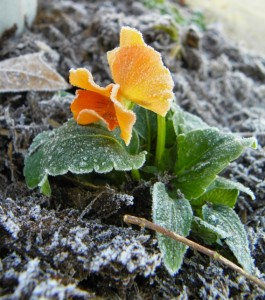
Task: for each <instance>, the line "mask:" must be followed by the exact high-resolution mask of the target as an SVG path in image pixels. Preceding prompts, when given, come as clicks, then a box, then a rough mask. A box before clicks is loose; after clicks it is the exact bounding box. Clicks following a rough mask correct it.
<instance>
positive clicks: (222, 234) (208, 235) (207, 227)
mask: <svg viewBox="0 0 265 300" xmlns="http://www.w3.org/2000/svg"><path fill="white" fill-rule="evenodd" d="M192 233H193V234H195V235H196V237H198V238H200V239H201V240H203V241H204V242H205V243H206V244H209V245H211V244H213V243H220V240H222V239H225V238H227V237H229V236H231V233H227V232H226V231H224V230H222V228H217V227H215V226H213V225H211V224H209V223H207V222H205V221H204V220H202V219H201V218H199V217H194V218H193V222H192Z"/></svg>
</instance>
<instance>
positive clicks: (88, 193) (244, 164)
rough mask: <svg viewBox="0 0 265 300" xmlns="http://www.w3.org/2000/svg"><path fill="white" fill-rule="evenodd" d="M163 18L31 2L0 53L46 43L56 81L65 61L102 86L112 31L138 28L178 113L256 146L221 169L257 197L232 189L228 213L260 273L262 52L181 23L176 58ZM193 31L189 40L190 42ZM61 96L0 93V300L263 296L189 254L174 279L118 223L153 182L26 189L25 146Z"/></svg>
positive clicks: (57, 120)
mask: <svg viewBox="0 0 265 300" xmlns="http://www.w3.org/2000/svg"><path fill="white" fill-rule="evenodd" d="M190 14H191V12H189V11H187V15H188V16H190ZM172 20H173V16H168V15H164V14H161V11H160V10H156V9H148V8H146V7H145V6H144V5H143V3H142V2H140V1H129V0H127V1H103V0H101V1H96V2H95V1H79V2H78V3H76V2H75V1H63V0H61V1H56V2H54V1H51V0H48V1H40V5H39V13H38V17H37V20H36V22H35V24H34V25H33V27H32V28H31V29H28V30H27V31H26V32H25V33H24V34H23V35H22V36H21V37H15V36H13V35H12V34H11V33H10V34H9V36H6V37H5V38H4V39H2V41H1V48H0V59H1V60H4V59H7V58H11V57H16V56H20V55H23V54H29V53H35V52H38V51H40V50H43V45H47V46H49V48H51V49H52V50H53V52H50V53H49V54H47V60H48V61H49V63H51V64H52V66H53V68H54V69H56V70H57V72H59V74H61V75H62V76H63V77H64V78H65V80H67V81H68V71H69V69H70V68H72V67H87V68H88V69H89V70H90V71H91V72H92V73H93V74H95V76H96V81H97V83H99V84H102V85H105V84H107V83H109V82H110V81H111V78H110V74H109V70H108V66H107V62H106V52H107V51H108V50H110V49H113V48H115V47H116V46H117V45H118V42H119V29H120V26H122V25H129V26H132V27H135V28H137V29H139V30H140V31H141V32H142V33H143V35H144V38H145V40H146V42H147V43H148V44H150V45H152V46H153V47H154V48H155V49H156V50H157V51H159V52H161V54H162V57H163V60H164V62H165V64H166V65H167V66H168V68H169V69H170V71H171V72H172V76H173V79H174V82H175V88H174V92H175V95H176V100H177V102H178V104H179V105H180V106H181V107H182V108H184V109H185V110H187V111H189V112H191V113H194V114H196V115H198V116H200V117H201V118H202V119H203V120H204V121H206V122H207V123H209V124H210V125H211V126H216V127H218V128H220V129H222V130H224V131H232V132H236V133H238V134H239V135H240V136H255V137H256V138H257V140H258V142H259V147H258V149H257V150H251V149H249V150H247V151H246V153H245V154H244V155H243V156H242V157H241V158H239V159H238V160H237V161H236V162H233V163H232V164H231V165H230V167H229V168H228V169H227V170H226V171H225V173H224V174H223V175H224V176H226V177H227V178H231V179H233V180H235V181H239V182H241V183H243V184H244V185H246V186H247V187H249V188H251V189H252V191H253V192H254V193H255V195H256V200H255V201H251V200H250V199H249V198H248V197H247V196H245V195H242V196H240V199H239V201H238V204H237V207H236V210H237V212H238V214H239V215H240V217H241V219H242V220H243V222H244V223H245V225H246V229H247V232H248V237H249V241H250V247H251V251H252V255H253V258H254V259H255V264H256V267H257V274H258V276H259V277H260V278H261V279H262V278H263V280H264V279H265V264H264V251H265V250H264V249H265V244H264V226H265V217H264V215H265V184H264V171H265V170H264V168H265V167H264V166H265V154H264V150H263V148H264V146H265V138H264V134H265V108H264V107H265V105H264V98H265V85H264V82H265V58H264V57H260V56H254V55H251V54H249V53H247V52H245V51H244V50H242V49H241V48H240V47H238V46H237V45H235V44H234V43H233V41H228V40H227V39H226V38H225V37H224V36H222V35H221V34H220V32H218V31H217V30H216V29H214V28H208V29H206V30H205V31H202V30H200V29H192V30H188V25H187V24H185V25H180V26H179V33H180V35H181V47H182V52H183V55H182V56H181V58H179V57H178V56H176V55H174V53H175V54H176V53H178V51H177V50H176V49H179V43H178V42H177V41H176V40H175V39H174V38H173V37H172V34H171V33H172V32H171V33H170V32H169V31H167V30H164V29H163V28H165V26H166V27H170V26H172V23H174V22H173V21H172ZM162 25H163V26H162ZM170 28H171V27H170ZM191 35H192V36H193V38H195V40H196V43H195V46H191V44H190V43H189V42H188V41H189V38H190V36H191ZM36 41H41V42H42V43H41V44H40V43H37V42H36ZM40 45H42V46H41V47H42V49H40ZM68 92H69V93H70V94H69V93H68V94H65V93H58V92H51V91H47V92H16V93H14V92H10V93H7V92H5V93H1V94H0V153H1V154H0V172H1V173H0V201H1V202H0V259H1V260H0V296H1V299H22V298H24V299H29V298H30V297H32V299H36V298H40V297H46V298H47V299H67V298H74V299H89V298H94V297H95V296H102V297H103V298H108V299H113V298H115V299H116V298H117V297H119V298H121V299H172V298H174V297H175V298H177V299H187V298H189V299H229V298H233V299H262V295H263V293H262V291H261V290H260V289H258V288H257V287H256V286H254V285H253V284H251V283H250V282H248V281H247V280H246V279H244V278H243V277H242V276H240V275H238V274H236V273H235V272H233V271H231V270H229V269H227V268H225V267H223V266H220V265H219V264H218V263H216V262H214V261H212V260H211V259H209V258H208V257H205V256H203V255H201V254H199V253H197V252H194V251H193V250H189V251H188V253H187V256H186V258H185V259H184V263H183V266H182V269H181V271H180V272H179V274H177V275H176V276H175V277H171V276H170V275H169V274H168V273H167V272H166V270H165V269H164V267H163V265H162V263H161V255H160V252H159V249H158V247H157V242H156V237H155V235H154V234H153V233H151V232H149V231H147V230H139V229H138V228H136V227H135V228H130V227H128V226H126V224H124V223H123V221H122V217H123V215H124V214H126V213H130V214H133V215H137V216H140V217H145V218H147V219H149V220H150V219H151V212H150V211H151V199H150V193H149V189H150V185H151V183H150V182H144V181H142V182H140V183H136V182H133V181H132V180H131V179H130V178H129V177H128V180H127V183H126V184H125V185H123V186H120V187H119V188H117V187H114V186H112V185H108V186H102V187H100V188H98V189H93V188H90V189H88V188H85V187H80V186H78V185H75V184H72V181H69V178H67V177H63V178H59V179H53V178H52V179H51V182H52V189H53V194H52V197H51V198H47V197H44V196H43V195H41V194H40V193H39V191H38V190H33V191H32V190H29V189H28V188H27V187H26V185H25V180H24V177H23V173H22V172H23V164H24V162H23V161H24V157H25V154H26V151H27V149H28V147H29V145H30V143H31V141H32V139H33V138H34V137H35V136H36V135H37V134H38V133H39V132H42V131H44V130H49V129H52V128H55V127H58V126H59V125H60V124H63V123H64V122H65V121H66V120H67V119H68V118H70V117H71V115H70V110H69V104H70V102H71V101H72V99H73V92H74V91H73V90H71V89H70V90H68Z"/></svg>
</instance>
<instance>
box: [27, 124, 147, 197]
mask: <svg viewBox="0 0 265 300" xmlns="http://www.w3.org/2000/svg"><path fill="white" fill-rule="evenodd" d="M144 162H145V152H141V153H139V154H137V155H131V154H129V153H128V152H127V149H126V146H125V144H124V143H123V141H122V140H121V139H120V138H119V137H118V132H116V131H115V132H110V131H108V130H107V129H106V128H105V127H101V126H99V125H89V126H80V125H78V124H77V123H76V122H75V121H74V120H69V121H68V122H67V123H65V124H64V125H63V126H62V127H59V128H58V129H55V130H53V131H50V132H43V133H41V134H39V135H38V136H37V137H36V138H35V139H34V141H33V143H32V145H31V146H30V148H29V150H28V154H27V156H26V159H25V167H24V175H25V177H26V182H27V185H28V186H29V187H30V188H34V187H36V186H39V187H40V188H41V191H42V192H43V193H44V194H47V195H49V194H50V186H49V182H48V176H49V175H51V176H57V175H62V174H65V173H67V172H68V171H70V172H72V173H75V174H85V173H90V172H92V171H95V172H97V173H107V172H110V171H111V170H112V169H115V170H119V171H129V170H132V169H139V168H140V167H141V166H142V165H143V163H144Z"/></svg>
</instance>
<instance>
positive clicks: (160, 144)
mask: <svg viewBox="0 0 265 300" xmlns="http://www.w3.org/2000/svg"><path fill="white" fill-rule="evenodd" d="M165 144H166V119H165V117H161V116H159V115H157V140H156V156H155V165H156V166H157V167H159V165H160V163H161V159H162V156H163V153H164V150H165Z"/></svg>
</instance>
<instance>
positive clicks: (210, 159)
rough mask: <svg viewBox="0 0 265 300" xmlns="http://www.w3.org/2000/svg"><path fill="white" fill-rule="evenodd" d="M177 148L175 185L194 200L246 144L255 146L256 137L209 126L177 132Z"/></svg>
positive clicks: (188, 197)
mask: <svg viewBox="0 0 265 300" xmlns="http://www.w3.org/2000/svg"><path fill="white" fill-rule="evenodd" d="M177 147H178V153H177V157H178V158H177V163H176V167H175V174H176V175H177V179H176V181H175V184H176V187H177V188H179V189H180V190H181V192H182V193H184V195H185V197H186V198H187V199H192V198H197V197H199V196H201V195H202V194H203V193H204V192H205V191H206V189H207V187H208V186H209V185H210V184H211V183H212V182H213V181H214V179H215V178H216V176H217V174H218V173H219V172H221V171H222V170H223V169H224V168H225V167H226V166H228V164H229V163H230V162H231V161H232V160H234V159H236V158H237V157H239V156H240V154H241V153H242V152H243V151H244V149H245V148H246V147H253V148H254V147H256V140H255V139H254V138H248V139H241V138H239V137H237V136H235V135H233V134H227V133H221V132H220V131H219V130H217V129H215V128H208V129H201V130H193V131H190V132H188V133H186V134H180V135H178V137H177Z"/></svg>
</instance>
